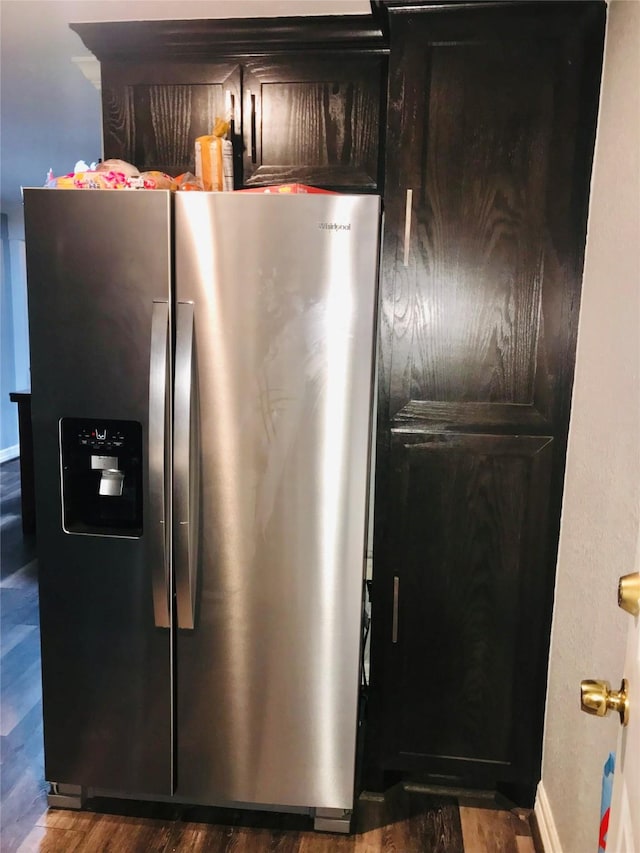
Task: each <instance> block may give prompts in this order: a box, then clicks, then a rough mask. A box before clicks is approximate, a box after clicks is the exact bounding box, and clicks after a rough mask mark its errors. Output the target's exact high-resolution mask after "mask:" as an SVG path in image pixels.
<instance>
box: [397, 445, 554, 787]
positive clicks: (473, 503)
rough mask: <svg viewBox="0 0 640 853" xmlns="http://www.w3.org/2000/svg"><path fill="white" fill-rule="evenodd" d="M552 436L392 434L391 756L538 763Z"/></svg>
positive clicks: (466, 765) (467, 765)
mask: <svg viewBox="0 0 640 853" xmlns="http://www.w3.org/2000/svg"><path fill="white" fill-rule="evenodd" d="M552 449H553V441H552V439H551V438H549V437H547V436H510V435H507V436H499V435H469V434H461V433H460V434H451V433H448V434H432V435H429V434H418V435H416V434H406V433H394V434H393V437H392V450H391V460H392V471H391V478H392V490H393V493H394V494H395V495H396V496H397V498H398V500H397V502H396V503H395V505H394V508H393V510H392V517H391V524H390V543H391V553H393V554H394V555H395V557H394V562H395V565H396V566H397V570H396V571H395V572H394V573H393V575H392V576H390V577H389V578H387V583H389V584H391V585H392V586H393V587H394V589H395V590H396V594H395V601H394V606H395V609H396V613H395V618H393V619H392V630H391V636H390V637H389V641H388V664H389V665H388V668H387V671H388V672H389V673H390V674H391V676H390V677H391V679H392V680H393V681H394V682H395V683H394V684H393V686H392V687H391V689H387V690H386V691H385V694H386V696H387V697H388V707H387V714H386V716H387V719H390V718H391V717H393V718H395V720H396V724H395V725H394V726H388V727H387V735H388V740H387V744H386V753H387V759H388V763H389V765H391V766H393V765H394V764H395V763H398V764H401V765H411V764H412V763H416V761H415V760H416V759H418V757H421V760H420V762H418V763H419V764H420V765H421V766H423V767H424V766H425V760H426V766H431V767H432V768H433V770H434V772H443V770H448V771H449V772H450V773H451V772H454V773H455V772H456V770H455V769H456V767H457V768H458V771H457V772H458V773H459V774H460V775H462V776H463V775H465V773H468V772H473V771H478V772H480V773H482V772H485V773H488V775H491V774H492V773H494V774H495V772H496V771H499V773H500V775H501V776H502V777H507V778H508V777H509V776H511V775H512V773H511V771H510V770H509V768H514V767H516V766H518V765H523V764H524V765H526V764H527V763H528V761H529V759H530V757H531V756H530V755H528V754H527V753H528V752H529V751H530V746H529V743H528V742H527V738H526V737H525V738H524V739H523V738H522V737H521V735H522V734H523V733H525V732H526V731H527V729H528V728H529V727H530V723H531V720H530V711H528V709H531V708H533V707H534V706H535V701H534V700H535V695H536V691H539V690H540V689H542V685H543V683H544V672H543V671H541V668H542V667H541V663H542V662H541V661H540V660H539V654H538V649H537V642H536V640H535V637H536V634H537V633H538V625H539V621H540V619H541V618H543V612H544V609H543V602H542V601H541V596H540V592H539V590H540V588H541V583H540V580H541V578H540V575H541V573H542V572H543V571H544V569H543V566H544V562H545V547H544V544H545V541H546V526H547V524H546V510H545V501H544V500H543V499H542V500H541V498H542V496H544V494H545V492H546V490H547V489H548V482H549V473H550V467H551V459H552ZM394 640H395V642H394ZM400 697H401V698H400ZM496 765H498V766H496Z"/></svg>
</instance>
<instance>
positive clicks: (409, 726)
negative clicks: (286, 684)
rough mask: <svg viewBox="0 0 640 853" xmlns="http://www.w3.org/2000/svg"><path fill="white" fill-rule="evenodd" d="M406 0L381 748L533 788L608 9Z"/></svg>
mask: <svg viewBox="0 0 640 853" xmlns="http://www.w3.org/2000/svg"><path fill="white" fill-rule="evenodd" d="M386 5H387V6H388V18H389V32H390V67H389V101H388V126H387V139H386V171H385V186H386V191H385V209H386V225H385V235H384V256H383V263H382V320H381V356H380V382H379V410H378V441H377V470H376V506H375V544H374V575H373V597H372V601H373V648H372V676H371V679H372V680H371V684H372V696H371V720H370V729H369V748H368V759H369V764H370V767H373V768H374V770H375V771H376V773H377V774H380V771H382V772H384V771H393V770H396V771H403V772H404V773H405V774H406V773H407V772H409V773H411V774H413V775H414V776H418V777H420V778H428V779H429V780H430V781H436V782H440V783H444V784H456V785H457V784H473V785H482V786H486V787H493V786H496V785H497V786H501V785H502V786H504V788H505V790H506V791H507V792H508V793H510V794H511V795H512V796H513V797H514V799H516V800H518V801H520V802H530V801H531V800H532V797H533V794H534V791H535V785H536V783H537V781H538V779H539V770H540V754H541V739H542V728H543V711H544V696H545V683H546V668H547V653H548V643H549V628H550V617H551V607H552V593H553V582H554V566H555V558H556V548H557V538H558V527H559V517H560V506H561V494H562V481H563V471H564V457H565V449H566V437H567V426H568V417H569V408H570V399H571V385H572V376H573V364H574V352H575V341H576V330H577V320H578V307H579V296H580V280H581V274H582V260H583V250H584V240H585V226H586V213H587V198H588V187H589V175H590V164H591V156H592V147H593V138H594V127H595V117H596V111H597V99H598V88H599V74H600V62H601V54H602V38H603V30H604V8H603V5H601V4H599V3H569V4H565V3H515V4H500V3H497V4H496V3H491V4H482V3H478V4H469V3H464V4H460V5H459V6H458V7H454V6H452V5H451V4H446V5H429V4H427V5H424V4H423V5H417V4H416V5H411V6H407V5H405V4H402V5H401V4H397V3H394V2H389V3H387V4H386ZM376 773H373V774H371V775H370V777H369V779H370V781H371V780H372V779H375V776H376ZM383 778H384V777H383ZM378 781H379V782H380V777H379V775H378Z"/></svg>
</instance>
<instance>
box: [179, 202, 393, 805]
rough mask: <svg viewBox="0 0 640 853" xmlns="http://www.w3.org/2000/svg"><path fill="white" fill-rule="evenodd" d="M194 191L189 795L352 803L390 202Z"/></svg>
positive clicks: (186, 299)
mask: <svg viewBox="0 0 640 853" xmlns="http://www.w3.org/2000/svg"><path fill="white" fill-rule="evenodd" d="M175 202H176V281H177V286H176V293H177V301H178V312H180V310H181V306H182V308H183V310H185V309H186V308H187V306H190V311H189V312H187V311H186V310H185V313H184V322H183V327H184V330H185V331H184V335H183V337H184V336H186V337H185V340H182V341H181V340H180V337H181V335H180V320H178V340H177V342H176V351H178V350H179V349H180V348H183V350H184V352H185V357H184V369H183V370H182V371H181V372H180V375H179V372H178V371H177V370H176V409H175V422H176V429H178V424H180V425H181V426H180V429H181V430H182V432H183V435H184V440H183V449H182V451H181V452H180V457H181V459H182V460H186V459H187V457H188V455H189V453H190V454H191V456H192V457H193V456H197V457H198V458H199V462H200V465H199V466H197V465H196V467H199V468H200V483H199V486H198V490H197V494H195V495H194V491H195V489H194V484H193V480H191V481H190V482H187V481H185V480H184V478H185V476H186V475H185V474H184V471H185V468H186V461H183V463H182V464H181V465H180V466H178V465H177V464H176V469H175V474H174V477H175V483H174V492H178V493H180V494H181V495H182V498H181V501H180V503H181V506H182V509H181V510H180V512H178V511H177V509H176V510H175V512H174V531H176V533H175V535H176V536H177V535H178V529H179V528H181V530H182V534H183V536H185V544H184V547H183V548H182V552H183V555H184V556H183V557H182V558H179V556H178V553H176V578H177V581H176V592H177V610H178V614H179V616H178V629H179V630H178V637H177V672H178V683H177V738H178V744H177V745H178V776H177V789H176V790H177V794H178V795H179V796H180V797H183V798H185V799H192V800H196V801H199V802H203V801H206V802H220V801H234V802H244V803H259V804H268V803H269V804H277V805H281V806H302V807H317V808H328V809H350V808H351V806H352V802H353V787H354V763H355V740H356V728H357V704H358V689H359V648H360V622H361V606H362V584H363V564H364V553H365V541H364V537H365V525H366V497H367V481H368V477H367V469H368V456H369V441H370V414H371V393H372V368H373V351H374V329H375V317H376V279H377V260H378V232H379V217H380V210H379V199H378V198H377V197H373V196H340V195H295V196H282V195H277V196H276V195H253V194H247V195H245V194H230V193H229V194H227V193H218V194H213V193H212V194H209V193H206V194H205V193H185V194H178V195H177V197H176V200H175ZM191 317H193V326H191V325H190V323H191V320H190V318H191ZM191 332H192V333H193V336H192V339H191V340H190V341H189V340H188V337H189V334H190V333H191ZM186 353H190V356H189V358H187V356H186ZM187 376H189V377H193V379H192V380H191V381H193V382H194V383H195V384H196V385H197V395H196V394H195V393H193V394H191V395H189V394H186V393H184V392H183V391H182V390H181V389H180V387H179V383H180V382H182V381H186V379H184V378H182V377H187ZM196 396H197V399H196ZM179 400H182V401H183V402H182V403H180V404H179ZM194 420H195V421H197V423H193V421H194ZM189 436H190V437H191V438H188V437H189ZM189 448H190V449H189ZM176 452H178V443H177V441H176ZM190 476H191V477H192V478H193V476H194V472H193V471H192V473H191V475H190ZM188 495H190V496H191V499H190V500H187V496H188ZM192 525H197V526H198V528H199V533H194V534H193V535H192V536H191V537H190V539H189V537H188V536H186V532H187V531H189V530H190V529H191V526H192ZM187 555H190V556H189V557H188V556H187ZM185 560H187V561H188V560H190V562H186V563H185ZM179 578H182V579H183V582H182V583H181V581H180V580H179ZM180 614H184V617H183V618H181V616H180Z"/></svg>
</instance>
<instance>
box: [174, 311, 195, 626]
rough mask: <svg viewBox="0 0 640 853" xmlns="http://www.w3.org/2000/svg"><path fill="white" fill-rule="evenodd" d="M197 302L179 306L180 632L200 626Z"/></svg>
mask: <svg viewBox="0 0 640 853" xmlns="http://www.w3.org/2000/svg"><path fill="white" fill-rule="evenodd" d="M193 327H194V312H193V304H192V303H188V302H179V303H178V311H177V322H176V378H175V390H174V395H175V397H174V400H175V408H174V428H173V429H174V432H173V435H174V449H173V541H174V549H175V570H176V603H177V611H178V628H194V627H195V610H196V590H197V581H198V568H197V567H198V523H199V518H198V505H199V499H198V493H199V488H200V483H199V471H200V460H199V457H200V449H199V434H198V430H199V427H198V399H197V387H198V385H197V377H196V363H195V349H194V337H193V332H194V328H193Z"/></svg>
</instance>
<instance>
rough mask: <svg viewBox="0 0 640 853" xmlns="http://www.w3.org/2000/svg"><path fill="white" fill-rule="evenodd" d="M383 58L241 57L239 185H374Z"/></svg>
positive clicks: (367, 187) (370, 188) (354, 187)
mask: <svg viewBox="0 0 640 853" xmlns="http://www.w3.org/2000/svg"><path fill="white" fill-rule="evenodd" d="M385 62H386V60H385V59H384V58H383V57H381V56H376V55H372V56H366V55H365V56H359V57H348V56H347V57H345V56H344V55H335V54H329V55H328V56H327V55H324V56H322V57H317V58H316V57H309V56H307V57H304V58H294V57H291V58H288V57H285V58H283V57H275V58H274V57H266V56H265V57H261V58H259V59H249V60H247V61H246V62H245V65H244V69H245V76H244V94H243V115H244V185H245V186H247V187H252V186H265V185H268V184H273V183H285V182H289V181H302V182H303V183H310V184H319V185H320V186H324V187H334V188H336V189H341V190H347V189H351V190H358V191H371V192H375V191H376V190H378V188H379V186H380V174H379V173H380V157H379V153H380V140H379V137H380V114H381V99H382V97H383V93H384V91H385V87H384V85H383V83H384V73H385V67H384V66H385Z"/></svg>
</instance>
